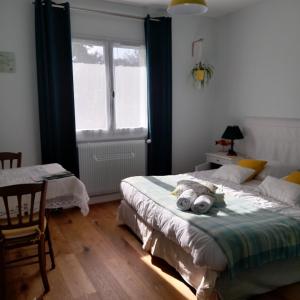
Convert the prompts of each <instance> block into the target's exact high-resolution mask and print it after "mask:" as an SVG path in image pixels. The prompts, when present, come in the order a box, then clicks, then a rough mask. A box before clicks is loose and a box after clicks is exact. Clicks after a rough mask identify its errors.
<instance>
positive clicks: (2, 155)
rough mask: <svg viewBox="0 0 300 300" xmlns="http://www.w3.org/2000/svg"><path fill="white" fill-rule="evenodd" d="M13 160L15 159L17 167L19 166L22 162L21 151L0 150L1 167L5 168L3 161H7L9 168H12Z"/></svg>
mask: <svg viewBox="0 0 300 300" xmlns="http://www.w3.org/2000/svg"><path fill="white" fill-rule="evenodd" d="M14 160H17V168H20V167H21V163H22V153H21V152H18V153H12V152H0V161H1V167H2V169H4V168H5V161H9V166H10V168H12V167H13V161H14Z"/></svg>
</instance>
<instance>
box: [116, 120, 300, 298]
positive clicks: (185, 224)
mask: <svg viewBox="0 0 300 300" xmlns="http://www.w3.org/2000/svg"><path fill="white" fill-rule="evenodd" d="M243 128H244V132H245V136H246V139H245V141H246V142H245V144H244V145H241V148H242V149H243V150H242V151H243V153H245V154H247V155H248V156H250V157H255V158H259V159H265V160H268V161H276V162H280V163H282V164H285V165H289V166H294V167H295V168H298V169H299V167H298V166H299V161H300V145H299V141H300V120H291V119H266V118H247V119H246V120H245V122H244V126H243ZM213 172H214V171H211V170H209V171H200V172H193V173H188V174H181V175H171V176H162V177H159V176H158V177H157V176H151V177H134V178H127V179H124V180H123V181H122V183H121V190H122V194H123V200H122V202H121V205H120V208H119V214H118V220H119V223H120V224H125V225H127V226H128V227H130V228H131V229H132V230H133V232H134V233H135V234H136V235H137V236H138V237H139V238H140V239H141V241H142V243H143V248H144V249H145V250H147V251H149V252H150V253H151V254H152V255H154V256H158V257H160V258H163V259H164V260H165V261H167V262H168V263H169V264H170V265H171V266H173V267H174V268H176V270H177V271H178V272H179V273H180V274H181V276H182V277H183V279H184V280H185V281H186V282H187V283H189V284H190V285H191V286H193V287H194V288H195V289H196V295H197V299H199V300H208V299H214V298H213V297H218V298H219V299H224V300H227V299H228V300H238V299H247V298H249V297H250V296H252V295H256V294H262V293H265V292H268V291H271V290H274V289H276V288H277V287H280V286H285V285H288V284H291V283H295V282H299V281H300V272H299V267H300V256H299V252H298V251H299V250H300V248H299V249H298V248H297V249H296V250H295V251H294V252H293V253H292V254H291V255H287V256H286V257H280V259H279V257H277V256H276V255H277V254H278V253H277V254H276V255H275V256H276V257H275V258H274V259H272V260H270V258H269V257H266V256H261V255H260V256H259V258H262V260H263V261H260V262H259V263H258V259H257V256H255V255H253V257H254V258H255V259H253V260H252V262H254V263H253V264H252V265H251V263H249V261H247V262H246V265H247V264H249V265H248V267H246V268H245V267H244V268H237V265H235V264H234V263H233V262H234V259H235V257H234V256H235V255H238V252H239V251H238V250H240V249H242V248H239V247H240V246H241V245H240V244H239V243H241V242H240V241H239V240H235V241H234V242H232V241H229V240H230V238H229V239H228V240H226V238H225V236H224V238H223V237H222V235H226V231H224V228H225V227H228V226H230V225H231V221H232V222H233V223H235V222H236V220H239V221H240V220H243V219H244V220H246V218H247V217H248V216H249V215H251V218H250V219H249V220H248V223H247V222H244V224H243V226H244V227H245V228H244V231H241V234H248V235H249V236H250V235H251V234H253V232H251V230H252V231H253V228H255V226H256V227H257V228H259V226H260V225H259V224H258V225H257V223H259V222H257V221H259V220H260V219H264V223H263V225H262V226H265V229H264V230H265V232H264V230H261V233H260V234H261V235H262V236H260V237H256V236H255V238H254V241H252V243H253V244H255V243H257V245H258V244H259V239H260V238H262V237H263V234H265V238H269V235H270V236H271V235H272V234H273V235H274V238H276V235H279V236H281V235H282V236H283V238H285V237H284V236H285V230H287V229H286V228H283V226H282V222H286V221H287V220H288V221H290V220H292V222H293V224H292V225H291V226H292V227H293V232H294V234H295V235H299V236H300V206H299V207H298V206H290V205H287V204H286V203H283V202H280V201H275V200H274V199H273V198H268V197H262V196H261V195H260V194H259V193H258V192H257V186H258V185H259V184H260V183H261V181H260V180H251V181H248V182H246V183H245V184H241V185H239V184H234V183H232V182H228V181H223V180H219V179H215V178H213V176H212V174H213ZM182 179H191V180H206V181H209V182H212V183H213V184H215V185H216V186H217V187H218V190H217V193H218V194H219V195H223V197H224V201H225V203H226V204H227V205H226V207H220V208H216V209H215V211H212V213H211V214H208V215H206V216H200V217H199V216H195V215H193V214H191V213H183V212H181V211H179V210H178V209H176V198H175V197H174V196H173V195H172V194H171V192H172V190H173V189H174V188H175V187H176V183H177V182H178V181H179V180H182ZM236 204H238V206H239V207H238V208H237V209H239V213H236V212H235V208H236V207H235V206H236ZM240 204H242V207H240V206H241V205H240ZM247 204H248V206H247ZM243 205H245V207H243ZM243 209H244V211H243ZM226 210H227V211H226ZM229 210H232V211H233V213H232V211H231V212H230V213H229ZM227 213H228V214H227ZM232 215H233V216H234V218H233V219H231V218H232ZM252 215H253V216H254V219H253V216H252ZM227 216H230V218H227ZM273 216H276V217H278V218H281V219H280V222H278V220H279V219H276V220H275V221H274V218H273ZM198 217H199V218H198ZM255 218H256V219H255ZM210 220H213V222H215V224H213V225H214V226H212V225H211V221H210ZM218 222H219V223H218ZM251 222H253V223H251ZM206 223H209V226H208V227H206V226H205V224H206ZM245 224H248V225H247V226H245ZM289 225H290V224H289ZM238 226H239V225H238ZM298 226H299V228H298ZM211 228H214V229H212V230H211ZM215 228H217V230H216V229H215ZM275 228H276V230H279V231H276V232H275V233H274V232H272V231H274V230H275ZM273 229H274V230H273ZM234 230H236V231H237V230H238V231H240V230H239V227H234ZM280 230H282V231H281V232H280ZM258 231H259V230H258ZM216 232H217V233H218V234H215V233H216ZM246 238H248V237H246ZM245 240H247V239H245ZM248 240H249V239H248ZM226 243H227V244H226ZM235 243H236V244H235ZM253 244H252V246H253ZM249 245H251V241H250V242H249ZM249 245H247V247H249ZM226 247H227V248H228V249H227V251H224V249H225V250H226ZM270 247H271V246H270ZM253 248H255V247H253ZM240 252H243V249H242V250H241V251H240ZM254 254H255V253H254ZM231 256H232V257H231ZM253 257H252V258H253ZM244 265H245V264H244ZM280 270H285V272H284V273H282V272H281V271H280Z"/></svg>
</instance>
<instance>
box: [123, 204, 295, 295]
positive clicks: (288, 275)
mask: <svg viewBox="0 0 300 300" xmlns="http://www.w3.org/2000/svg"><path fill="white" fill-rule="evenodd" d="M118 223H119V225H126V226H128V227H129V228H130V229H131V230H132V231H133V232H134V233H135V234H136V235H137V237H138V238H139V239H140V240H141V241H142V244H143V249H144V250H145V251H147V252H150V253H151V255H153V256H156V257H159V258H162V259H163V260H165V261H166V262H167V263H168V264H169V265H171V266H172V267H174V268H175V269H176V270H177V272H178V273H179V274H180V275H181V276H182V278H183V279H184V280H185V281H186V282H187V283H188V284H190V285H191V286H192V287H194V288H195V290H196V296H197V299H198V300H215V299H217V297H218V299H220V300H245V299H248V298H249V297H251V296H253V295H257V294H263V293H266V292H269V291H271V290H274V289H276V288H278V287H281V286H285V285H288V284H292V283H295V282H300V272H299V269H300V259H299V258H298V259H292V260H289V261H282V262H276V263H272V264H269V265H265V266H263V267H261V268H259V269H255V270H248V271H247V272H242V273H240V274H239V276H237V278H235V279H234V280H231V279H229V278H225V277H222V276H219V275H220V274H219V273H218V272H216V271H213V270H210V269H208V268H207V267H201V266H198V265H195V264H193V259H192V257H191V256H190V255H189V254H188V253H187V252H185V251H184V250H183V249H182V248H181V247H180V246H179V245H177V244H175V243H174V242H173V241H171V240H169V239H168V238H166V237H165V236H164V235H162V234H161V233H160V232H158V231H155V230H153V228H151V226H149V225H148V224H146V223H145V222H144V221H143V220H142V219H141V218H140V217H139V216H138V215H137V213H136V212H135V211H134V209H133V208H132V207H131V206H130V205H129V204H128V203H127V202H126V201H125V200H122V202H121V205H120V207H119V211H118ZM282 270H285V272H284V273H283V272H282ZM217 295H218V296H217Z"/></svg>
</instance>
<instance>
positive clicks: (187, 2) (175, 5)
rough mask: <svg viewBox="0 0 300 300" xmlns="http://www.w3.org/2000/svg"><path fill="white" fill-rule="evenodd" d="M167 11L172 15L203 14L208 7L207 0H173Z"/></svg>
mask: <svg viewBox="0 0 300 300" xmlns="http://www.w3.org/2000/svg"><path fill="white" fill-rule="evenodd" d="M167 11H168V13H169V14H170V15H202V14H205V13H206V12H207V11H208V7H207V4H206V1H205V0H172V1H171V3H170V5H169V7H168V9H167Z"/></svg>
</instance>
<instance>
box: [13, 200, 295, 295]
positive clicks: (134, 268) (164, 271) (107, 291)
mask: <svg viewBox="0 0 300 300" xmlns="http://www.w3.org/2000/svg"><path fill="white" fill-rule="evenodd" d="M118 204H119V203H118V202H113V203H107V204H101V205H93V206H91V211H90V214H89V215H88V217H83V216H82V215H81V214H80V212H79V210H77V209H72V210H68V211H65V212H63V213H61V214H57V215H53V216H52V217H51V220H50V230H51V234H52V239H53V244H54V250H55V256H56V265H57V267H56V269H55V270H53V271H50V272H48V278H49V282H50V287H51V291H50V292H49V293H48V294H47V295H46V296H45V297H44V299H47V300H50V299H51V300H52V299H53V300H64V299H86V300H96V299H98V300H99V299H109V300H115V299H121V300H126V299H133V300H134V299H142V300H147V299H149V300H150V299H151V300H156V299H164V300H167V299H172V300H176V299H178V300H179V299H180V300H184V299H191V300H195V299H196V297H195V294H194V292H193V290H192V289H191V288H189V287H188V286H187V285H186V284H184V283H183V282H182V281H181V279H180V277H179V275H178V274H177V273H176V272H175V271H174V270H173V269H172V268H171V267H169V266H168V264H166V263H164V262H163V261H162V260H159V259H155V258H151V256H150V255H149V254H148V253H147V252H144V251H143V250H142V249H141V243H140V242H139V241H138V240H137V239H136V237H135V236H134V235H133V234H132V233H131V232H130V231H129V230H128V229H127V228H126V227H119V226H117V224H116V211H117V207H118ZM24 254H25V253H24V251H23V252H19V253H15V254H14V255H18V256H22V255H24ZM27 254H28V253H27ZM7 285H8V297H7V299H9V300H18V299H20V300H21V299H22V300H32V299H34V298H35V297H36V298H38V297H40V295H41V294H42V290H43V289H42V283H41V279H40V276H39V270H38V265H30V266H24V267H20V268H14V269H9V270H8V271H7ZM295 295H300V287H299V286H298V285H294V286H292V287H291V288H290V289H289V290H288V291H287V290H286V289H282V290H281V291H277V292H274V293H272V294H270V295H265V296H263V297H258V298H256V299H257V300H258V299H259V300H271V299H272V300H296V299H300V296H299V298H297V297H295Z"/></svg>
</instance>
